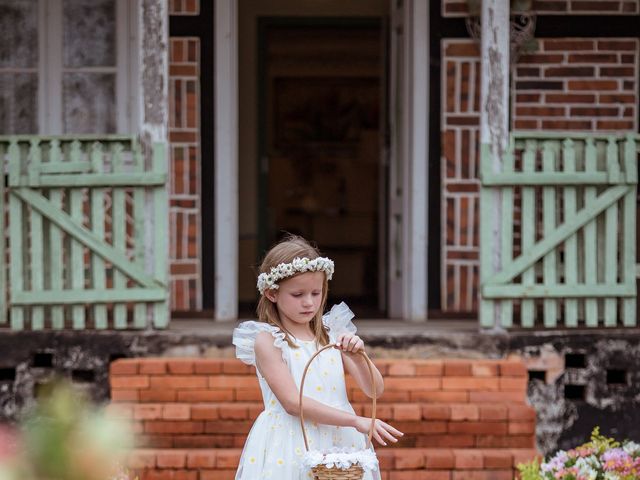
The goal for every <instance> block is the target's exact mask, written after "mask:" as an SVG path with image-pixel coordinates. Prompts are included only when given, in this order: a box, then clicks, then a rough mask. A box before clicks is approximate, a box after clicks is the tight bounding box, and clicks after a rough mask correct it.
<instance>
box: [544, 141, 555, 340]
mask: <svg viewBox="0 0 640 480" xmlns="http://www.w3.org/2000/svg"><path fill="white" fill-rule="evenodd" d="M542 169H543V170H544V171H545V172H549V173H552V172H554V171H555V169H556V168H555V152H554V150H553V147H552V146H551V142H549V141H546V142H544V146H543V149H542ZM542 208H543V233H544V235H545V236H547V235H551V234H552V233H553V231H554V230H555V228H556V189H555V187H542ZM542 268H543V283H544V285H545V286H547V287H548V288H549V287H550V288H553V287H554V286H555V285H557V283H558V277H557V275H556V251H555V249H552V250H551V251H550V252H549V253H547V254H546V255H545V256H544V258H543V259H542ZM557 312H558V304H557V301H556V300H554V299H550V298H547V299H545V300H544V326H545V327H550V328H553V327H555V326H556V325H557V323H558V319H557Z"/></svg>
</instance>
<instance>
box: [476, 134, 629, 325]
mask: <svg viewBox="0 0 640 480" xmlns="http://www.w3.org/2000/svg"><path fill="white" fill-rule="evenodd" d="M639 140H640V137H638V136H637V135H626V136H618V135H610V134H583V133H557V134H556V133H540V132H533V133H515V134H513V136H512V142H511V147H510V149H509V151H508V152H507V154H506V155H505V157H504V159H503V163H502V171H500V172H494V171H492V161H491V160H492V159H491V158H490V155H489V153H488V149H483V152H482V158H481V162H482V165H481V172H482V173H481V195H480V208H481V216H484V215H492V214H493V213H492V212H494V211H496V208H495V207H496V205H500V206H501V208H502V212H501V231H500V232H495V231H491V225H490V224H489V222H483V221H482V217H481V227H480V230H481V237H480V244H481V246H480V255H481V266H480V270H481V273H480V276H481V307H480V324H481V326H483V327H494V326H497V325H498V326H502V327H506V328H511V327H518V326H519V327H544V328H557V327H591V328H595V327H602V326H604V327H615V326H623V327H631V326H635V325H636V324H637V320H636V315H637V312H636V263H637V262H636V201H637V200H636V187H637V183H638V173H637V162H638V151H639V144H640V141H639ZM496 193H499V194H498V195H496ZM496 260H499V262H498V263H499V264H500V265H499V268H495V263H496Z"/></svg>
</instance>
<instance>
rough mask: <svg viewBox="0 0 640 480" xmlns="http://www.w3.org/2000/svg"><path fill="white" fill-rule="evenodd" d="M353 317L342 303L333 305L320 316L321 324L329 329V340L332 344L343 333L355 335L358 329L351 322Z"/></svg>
mask: <svg viewBox="0 0 640 480" xmlns="http://www.w3.org/2000/svg"><path fill="white" fill-rule="evenodd" d="M353 317H355V314H354V313H353V312H352V311H351V309H350V308H349V307H348V306H347V304H346V303H344V302H342V303H339V304H338V305H334V306H333V307H331V310H329V311H328V312H327V313H325V314H324V315H323V316H322V323H324V324H325V325H326V326H327V327H329V339H330V340H331V341H332V342H334V341H336V340H337V338H338V337H339V336H340V335H341V334H343V333H350V334H354V333H356V331H357V330H358V329H357V328H356V326H355V325H354V324H353V322H352V321H351V319H352V318H353Z"/></svg>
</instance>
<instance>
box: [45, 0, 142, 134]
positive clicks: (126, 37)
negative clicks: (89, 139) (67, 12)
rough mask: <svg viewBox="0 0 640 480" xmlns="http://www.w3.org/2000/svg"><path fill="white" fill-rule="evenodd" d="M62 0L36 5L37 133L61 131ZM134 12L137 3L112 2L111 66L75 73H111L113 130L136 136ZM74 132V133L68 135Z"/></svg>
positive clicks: (135, 18) (136, 23) (85, 69)
mask: <svg viewBox="0 0 640 480" xmlns="http://www.w3.org/2000/svg"><path fill="white" fill-rule="evenodd" d="M62 9H63V0H39V2H38V36H39V38H38V58H39V60H38V133H40V134H45V135H60V134H63V133H67V132H64V131H63V130H62V127H63V116H62V115H63V113H62V112H63V109H62V78H63V72H64V71H65V70H67V71H68V70H71V71H72V70H73V69H65V68H64V66H63V50H62V49H63V44H62V42H63V32H62V26H63V14H62ZM138 9H139V0H131V1H129V0H116V65H115V67H95V68H82V69H78V71H98V72H115V74H116V131H115V132H113V133H123V134H130V133H136V130H137V127H138V125H139V124H140V122H139V110H138V107H137V102H135V101H134V100H135V98H136V91H137V90H138V83H137V72H138ZM68 133H74V132H68Z"/></svg>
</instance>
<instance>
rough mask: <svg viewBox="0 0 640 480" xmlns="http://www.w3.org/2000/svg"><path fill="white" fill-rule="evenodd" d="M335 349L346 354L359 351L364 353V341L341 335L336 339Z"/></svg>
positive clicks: (350, 335) (348, 334) (353, 336)
mask: <svg viewBox="0 0 640 480" xmlns="http://www.w3.org/2000/svg"><path fill="white" fill-rule="evenodd" d="M336 347H337V348H338V350H340V351H341V352H344V353H346V354H355V353H358V352H361V351H362V352H364V341H362V339H361V338H360V337H359V336H357V335H352V334H351V333H343V334H342V335H340V336H339V337H338V340H337V342H336Z"/></svg>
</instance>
